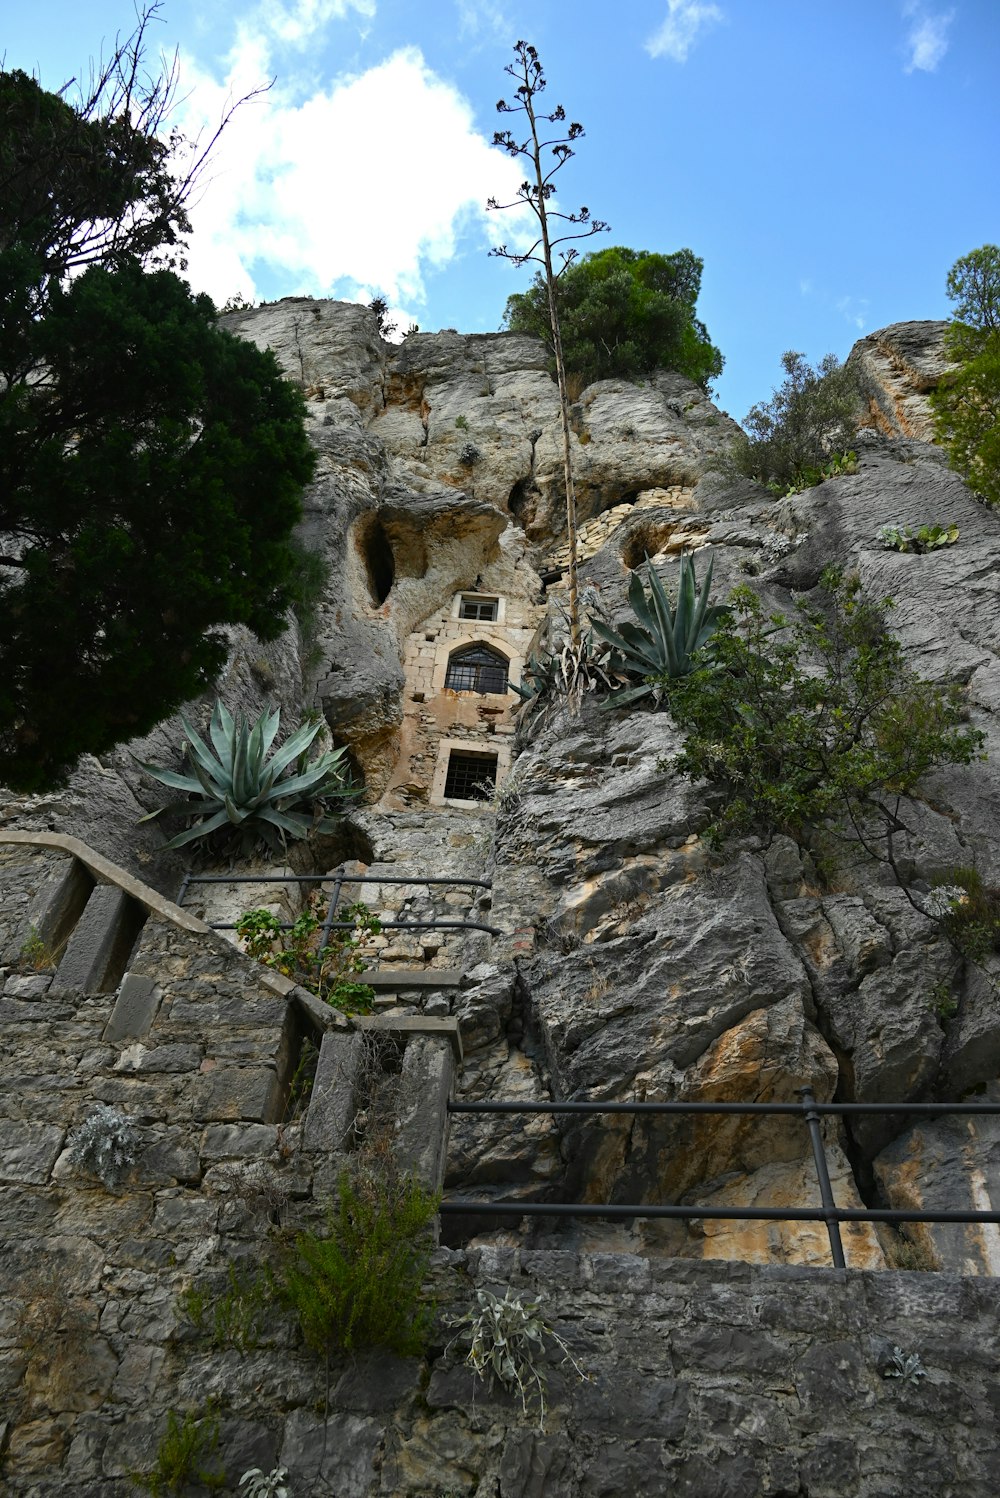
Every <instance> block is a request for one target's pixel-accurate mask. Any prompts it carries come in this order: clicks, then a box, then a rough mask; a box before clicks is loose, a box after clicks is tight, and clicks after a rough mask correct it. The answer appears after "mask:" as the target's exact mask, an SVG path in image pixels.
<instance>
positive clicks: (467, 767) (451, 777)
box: [444, 749, 497, 801]
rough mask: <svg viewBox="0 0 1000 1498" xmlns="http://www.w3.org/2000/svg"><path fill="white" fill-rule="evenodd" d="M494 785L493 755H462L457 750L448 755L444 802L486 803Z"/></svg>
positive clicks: (495, 758) (494, 768)
mask: <svg viewBox="0 0 1000 1498" xmlns="http://www.w3.org/2000/svg"><path fill="white" fill-rule="evenodd" d="M496 783H497V757H496V755H495V754H462V753H460V752H459V750H457V749H453V750H452V751H451V753H450V754H449V756H448V774H447V776H446V778H445V782H444V794H445V798H446V800H452V801H488V800H489V799H490V797H491V796H492V794H493V787H494V786H495V785H496Z"/></svg>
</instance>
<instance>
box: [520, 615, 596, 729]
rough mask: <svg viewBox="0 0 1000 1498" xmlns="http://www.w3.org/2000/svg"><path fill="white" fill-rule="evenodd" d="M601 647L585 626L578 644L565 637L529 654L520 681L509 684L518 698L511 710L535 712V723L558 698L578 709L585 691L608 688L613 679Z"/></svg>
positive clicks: (533, 715)
mask: <svg viewBox="0 0 1000 1498" xmlns="http://www.w3.org/2000/svg"><path fill="white" fill-rule="evenodd" d="M604 648H605V647H604V646H603V645H601V646H595V642H594V636H593V634H592V633H591V631H590V630H588V631H587V632H586V634H584V635H582V636H581V638H580V642H579V644H578V645H575V646H574V645H573V644H571V643H570V641H568V640H567V641H565V642H564V643H563V644H562V645H561V646H560V647H559V648H558V649H556V650H554V651H551V652H547V653H546V654H544V655H540V656H539V655H532V656H529V657H528V660H527V662H526V664H525V667H524V672H523V675H522V679H521V682H520V684H518V683H517V682H511V684H510V685H511V688H512V690H513V691H515V692H516V693H517V695H518V696H519V697H520V699H521V701H520V702H519V703H518V705H517V707H516V708H515V709H514V712H515V713H516V714H519V713H522V712H524V713H525V714H526V715H529V714H530V715H531V716H532V717H536V715H537V719H536V723H535V726H536V727H537V726H538V725H539V724H541V723H542V722H544V720H545V718H546V716H547V715H548V713H549V711H550V710H551V708H553V707H554V706H555V704H556V703H557V702H565V704H566V706H567V707H568V709H569V711H570V712H571V713H577V712H579V711H580V705H581V703H582V702H583V698H584V696H585V694H586V693H587V692H593V691H609V690H610V689H611V688H612V687H613V686H614V680H613V678H612V677H610V676H609V675H608V673H607V671H606V670H605V668H604V666H603V664H602V655H601V652H603V651H604Z"/></svg>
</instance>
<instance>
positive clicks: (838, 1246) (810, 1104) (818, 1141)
mask: <svg viewBox="0 0 1000 1498" xmlns="http://www.w3.org/2000/svg"><path fill="white" fill-rule="evenodd" d="M798 1092H799V1093H800V1095H801V1097H802V1102H803V1104H804V1108H805V1117H806V1123H807V1124H808V1125H809V1138H810V1140H811V1141H812V1150H813V1159H814V1160H815V1162H816V1174H817V1175H818V1176H819V1194H820V1200H821V1201H822V1203H823V1215H824V1218H825V1220H826V1230H827V1233H828V1234H829V1236H830V1253H831V1255H832V1256H833V1267H834V1269H846V1268H847V1261H846V1260H845V1258H844V1245H843V1243H842V1242H841V1238H840V1222H839V1220H838V1218H837V1203H836V1202H835V1201H834V1199H833V1186H832V1184H831V1181H830V1172H829V1170H828V1169H827V1164H826V1150H825V1148H824V1146H823V1130H822V1127H821V1125H820V1117H819V1114H818V1113H817V1111H816V1106H815V1104H816V1095H815V1093H814V1092H813V1090H812V1088H811V1087H800V1088H798Z"/></svg>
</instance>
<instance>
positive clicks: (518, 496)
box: [507, 478, 538, 530]
mask: <svg viewBox="0 0 1000 1498" xmlns="http://www.w3.org/2000/svg"><path fill="white" fill-rule="evenodd" d="M507 508H508V510H509V511H510V513H511V514H512V515H513V517H514V519H515V520H516V521H517V523H518V525H519V526H520V527H521V529H522V530H527V529H528V527H529V526H530V525H531V523H532V522H533V520H534V518H535V511H536V509H537V508H538V490H537V489H536V488H535V486H534V484H533V483H532V481H531V479H530V478H523V479H518V481H517V483H516V484H515V485H514V487H513V489H511V491H510V494H509V495H508V497H507Z"/></svg>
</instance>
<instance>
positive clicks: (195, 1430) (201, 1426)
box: [131, 1410, 226, 1498]
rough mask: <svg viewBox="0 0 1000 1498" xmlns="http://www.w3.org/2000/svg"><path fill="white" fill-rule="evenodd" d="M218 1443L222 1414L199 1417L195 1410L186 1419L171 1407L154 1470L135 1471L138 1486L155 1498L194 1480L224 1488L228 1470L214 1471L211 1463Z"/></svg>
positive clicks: (175, 1491)
mask: <svg viewBox="0 0 1000 1498" xmlns="http://www.w3.org/2000/svg"><path fill="white" fill-rule="evenodd" d="M218 1446H219V1417H218V1415H216V1414H209V1415H207V1416H205V1418H203V1419H201V1420H199V1419H198V1417H197V1416H196V1414H195V1412H194V1410H188V1412H187V1414H186V1415H185V1416H184V1419H183V1420H181V1419H179V1418H178V1416H177V1414H176V1413H175V1412H174V1411H173V1410H171V1411H170V1413H169V1414H168V1415H167V1429H166V1432H165V1434H164V1436H163V1439H162V1440H161V1442H160V1444H159V1447H158V1448H157V1452H156V1466H155V1467H154V1468H153V1469H152V1471H151V1472H133V1473H132V1474H131V1480H132V1482H133V1483H134V1484H135V1486H136V1487H140V1488H145V1489H146V1492H147V1493H152V1495H153V1498H163V1495H165V1494H167V1493H183V1492H185V1491H186V1489H187V1488H189V1487H190V1486H192V1485H193V1484H195V1483H199V1484H200V1485H201V1486H202V1487H205V1488H223V1487H225V1485H226V1478H225V1473H223V1472H220V1471H212V1470H211V1469H210V1468H209V1465H208V1464H209V1462H211V1461H212V1460H213V1458H214V1457H215V1453H216V1452H217V1450H218Z"/></svg>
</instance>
